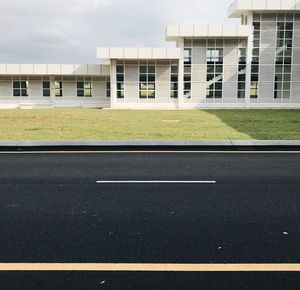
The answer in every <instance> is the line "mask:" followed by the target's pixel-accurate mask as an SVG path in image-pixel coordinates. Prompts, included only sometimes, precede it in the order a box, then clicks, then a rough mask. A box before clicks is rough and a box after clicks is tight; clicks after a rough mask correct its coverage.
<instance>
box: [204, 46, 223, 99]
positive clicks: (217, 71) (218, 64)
mask: <svg viewBox="0 0 300 290" xmlns="http://www.w3.org/2000/svg"><path fill="white" fill-rule="evenodd" d="M206 62H207V74H206V81H207V89H206V98H208V99H212V98H222V90H223V48H208V49H207V53H206Z"/></svg>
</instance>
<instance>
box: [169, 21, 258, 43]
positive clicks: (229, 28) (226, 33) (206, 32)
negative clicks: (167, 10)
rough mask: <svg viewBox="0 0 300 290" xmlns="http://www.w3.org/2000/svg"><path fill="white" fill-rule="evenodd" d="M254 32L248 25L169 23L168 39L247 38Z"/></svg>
mask: <svg viewBox="0 0 300 290" xmlns="http://www.w3.org/2000/svg"><path fill="white" fill-rule="evenodd" d="M251 33H252V27H251V26H248V25H231V24H213V25H168V26H167V29H166V40H167V41H176V40H177V39H178V38H213V37H222V38H223V37H224V38H247V37H249V36H250V35H251Z"/></svg>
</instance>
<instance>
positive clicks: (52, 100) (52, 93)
mask: <svg viewBox="0 0 300 290" xmlns="http://www.w3.org/2000/svg"><path fill="white" fill-rule="evenodd" d="M49 81H50V103H51V104H53V105H55V77H54V76H50V77H49Z"/></svg>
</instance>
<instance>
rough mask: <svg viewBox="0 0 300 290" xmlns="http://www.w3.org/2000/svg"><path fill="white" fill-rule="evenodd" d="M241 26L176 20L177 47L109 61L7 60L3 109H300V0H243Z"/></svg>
mask: <svg viewBox="0 0 300 290" xmlns="http://www.w3.org/2000/svg"><path fill="white" fill-rule="evenodd" d="M228 15H229V17H231V18H239V19H240V20H241V25H169V26H168V27H167V29H166V41H168V42H174V43H175V44H176V47H161V48H157V47H156V48H137V47H136V48H133V47H131V48H127V47H100V48H98V50H97V58H98V59H99V60H101V61H103V60H104V61H106V62H107V65H100V64H99V65H79V64H68V65H65V64H57V65H54V64H48V65H47V64H44V65H42V64H0V108H53V107H87V108H93V107H94V108H98V107H99V108H117V109H122V108H128V109H137V108H143V109H169V108H170V109H172V108H173V109H174V108H179V109H180V108H182V109H192V108H300V0H236V1H235V2H234V3H233V4H232V5H231V6H230V7H229V12H228Z"/></svg>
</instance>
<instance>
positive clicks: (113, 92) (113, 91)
mask: <svg viewBox="0 0 300 290" xmlns="http://www.w3.org/2000/svg"><path fill="white" fill-rule="evenodd" d="M110 85H111V88H110V107H111V108H112V109H113V108H115V107H116V103H117V61H116V60H111V62H110Z"/></svg>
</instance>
